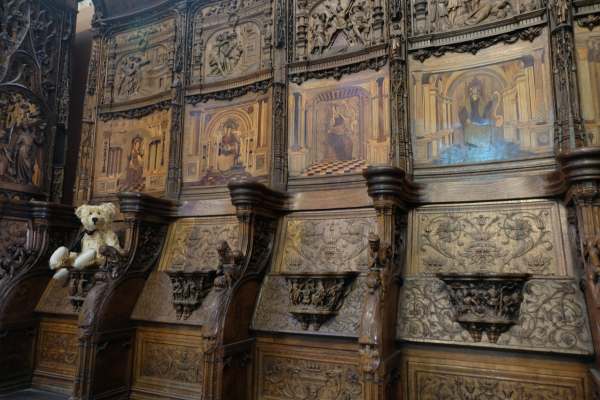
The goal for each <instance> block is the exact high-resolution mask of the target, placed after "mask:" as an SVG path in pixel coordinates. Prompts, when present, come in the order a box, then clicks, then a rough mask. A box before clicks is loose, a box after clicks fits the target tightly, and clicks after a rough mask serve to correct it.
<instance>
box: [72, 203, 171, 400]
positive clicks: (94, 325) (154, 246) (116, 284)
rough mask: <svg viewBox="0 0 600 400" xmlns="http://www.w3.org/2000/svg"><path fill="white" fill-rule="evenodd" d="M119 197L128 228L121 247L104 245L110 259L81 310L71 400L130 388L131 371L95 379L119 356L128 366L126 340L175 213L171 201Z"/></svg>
mask: <svg viewBox="0 0 600 400" xmlns="http://www.w3.org/2000/svg"><path fill="white" fill-rule="evenodd" d="M118 199H119V205H120V211H121V214H122V216H123V221H124V223H125V225H126V226H127V229H126V231H127V232H126V241H125V245H124V246H123V250H122V251H120V250H118V249H116V248H113V247H108V246H106V247H103V248H101V249H100V252H101V253H102V255H104V256H105V257H106V262H105V264H104V265H103V266H101V267H100V269H99V271H98V272H97V273H96V274H95V275H94V280H95V282H94V285H93V287H92V288H91V289H90V290H89V292H88V293H87V296H86V297H85V300H84V301H83V304H82V306H81V310H80V312H79V322H78V324H79V360H78V364H77V373H76V376H75V382H74V388H73V395H72V399H73V400H88V399H93V398H98V397H102V396H103V394H106V393H107V392H110V393H111V394H113V395H114V394H116V393H128V392H129V371H127V369H125V372H124V373H123V375H124V376H118V374H117V375H116V376H114V377H113V380H111V382H110V383H109V384H103V385H97V384H96V382H97V381H98V379H102V376H103V375H104V373H105V371H104V370H103V369H102V368H101V366H103V365H107V363H109V362H114V360H116V359H118V360H120V361H118V362H119V363H123V364H124V365H127V363H128V362H129V359H130V356H131V354H130V352H131V349H130V347H129V346H126V344H127V343H130V342H131V341H132V340H133V334H134V326H133V324H132V323H131V321H130V319H129V317H130V315H131V312H132V311H133V307H134V306H135V301H136V299H137V298H138V296H139V294H140V293H141V291H142V289H143V287H144V283H145V280H146V278H147V276H148V275H149V273H150V271H151V270H152V268H153V267H154V265H155V264H156V262H157V261H158V257H159V255H160V252H161V250H162V246H163V244H164V241H165V238H166V233H167V229H168V225H169V222H170V221H171V220H172V218H173V217H174V216H175V207H174V204H173V203H171V202H170V201H168V200H162V199H157V198H154V197H151V196H148V195H144V194H141V193H120V194H119V195H118ZM100 343H103V344H102V346H103V348H102V349H101V350H102V351H100V348H99V346H100V345H99V344H100ZM124 350H126V351H124ZM111 360H112V361H111ZM99 387H102V389H98V388H99Z"/></svg>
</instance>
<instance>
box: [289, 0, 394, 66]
mask: <svg viewBox="0 0 600 400" xmlns="http://www.w3.org/2000/svg"><path fill="white" fill-rule="evenodd" d="M294 4H295V18H296V26H295V27H296V32H295V49H294V50H295V59H296V60H297V61H304V60H307V59H316V58H322V57H328V56H334V55H339V54H343V53H348V52H353V51H356V50H359V49H364V48H367V47H371V46H375V45H377V44H381V43H383V41H384V25H385V22H384V21H385V17H384V15H385V7H384V2H383V0H374V1H368V0H305V1H297V2H294Z"/></svg>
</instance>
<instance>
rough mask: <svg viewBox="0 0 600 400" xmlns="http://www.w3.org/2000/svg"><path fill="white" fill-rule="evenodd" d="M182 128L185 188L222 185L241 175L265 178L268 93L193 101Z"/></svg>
mask: <svg viewBox="0 0 600 400" xmlns="http://www.w3.org/2000/svg"><path fill="white" fill-rule="evenodd" d="M184 132H185V133H184V152H183V182H184V184H185V185H186V186H220V185H225V184H227V182H228V181H229V180H230V179H232V178H234V177H243V176H246V177H250V176H253V177H259V178H266V177H267V175H268V173H269V165H270V146H271V96H270V93H269V92H267V93H264V94H259V93H249V94H247V95H245V96H242V97H237V98H235V99H233V100H231V101H217V100H214V101H209V102H207V103H198V104H196V105H192V104H189V105H188V106H187V107H186V119H185V131H184Z"/></svg>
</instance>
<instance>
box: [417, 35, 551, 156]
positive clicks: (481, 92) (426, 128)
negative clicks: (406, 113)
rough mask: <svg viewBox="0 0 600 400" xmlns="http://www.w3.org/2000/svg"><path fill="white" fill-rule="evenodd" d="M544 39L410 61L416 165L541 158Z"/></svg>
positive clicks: (546, 101)
mask: <svg viewBox="0 0 600 400" xmlns="http://www.w3.org/2000/svg"><path fill="white" fill-rule="evenodd" d="M547 43H548V37H547V34H545V33H544V34H543V35H541V36H539V37H538V38H536V39H535V40H533V42H531V43H530V42H526V41H519V42H517V43H514V44H511V45H504V44H498V45H495V46H492V47H490V48H487V49H484V50H481V51H479V52H478V53H477V55H473V54H458V53H451V54H446V55H444V56H442V57H433V58H429V59H427V60H425V61H424V62H423V63H421V62H419V61H417V60H415V59H414V58H411V59H410V62H409V69H410V90H411V97H412V99H414V101H411V111H410V113H411V121H412V126H411V130H412V135H413V148H414V149H413V152H414V154H415V164H416V166H436V165H451V164H453V165H456V164H469V163H481V162H489V161H503V160H515V159H525V158H533V157H541V156H545V155H550V154H551V152H552V148H553V122H554V111H553V103H552V80H551V76H550V65H549V58H548V46H547Z"/></svg>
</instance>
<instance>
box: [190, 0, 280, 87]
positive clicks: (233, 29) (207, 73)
mask: <svg viewBox="0 0 600 400" xmlns="http://www.w3.org/2000/svg"><path fill="white" fill-rule="evenodd" d="M271 8H272V5H271V1H267V0H259V1H254V0H253V1H233V2H232V1H228V0H224V1H221V2H218V3H216V4H213V5H210V6H205V7H202V8H200V9H199V10H198V11H197V12H196V14H195V16H194V21H193V25H194V26H193V39H192V40H193V44H192V62H191V76H192V82H191V83H192V84H198V83H202V84H203V85H211V84H216V83H217V82H222V81H229V80H232V79H234V80H235V79H238V78H240V77H244V76H249V75H252V74H256V73H259V71H266V70H269V69H270V68H271V62H272V60H271V54H272V52H271V46H272V37H273V21H272V15H271V12H272V9H271Z"/></svg>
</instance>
